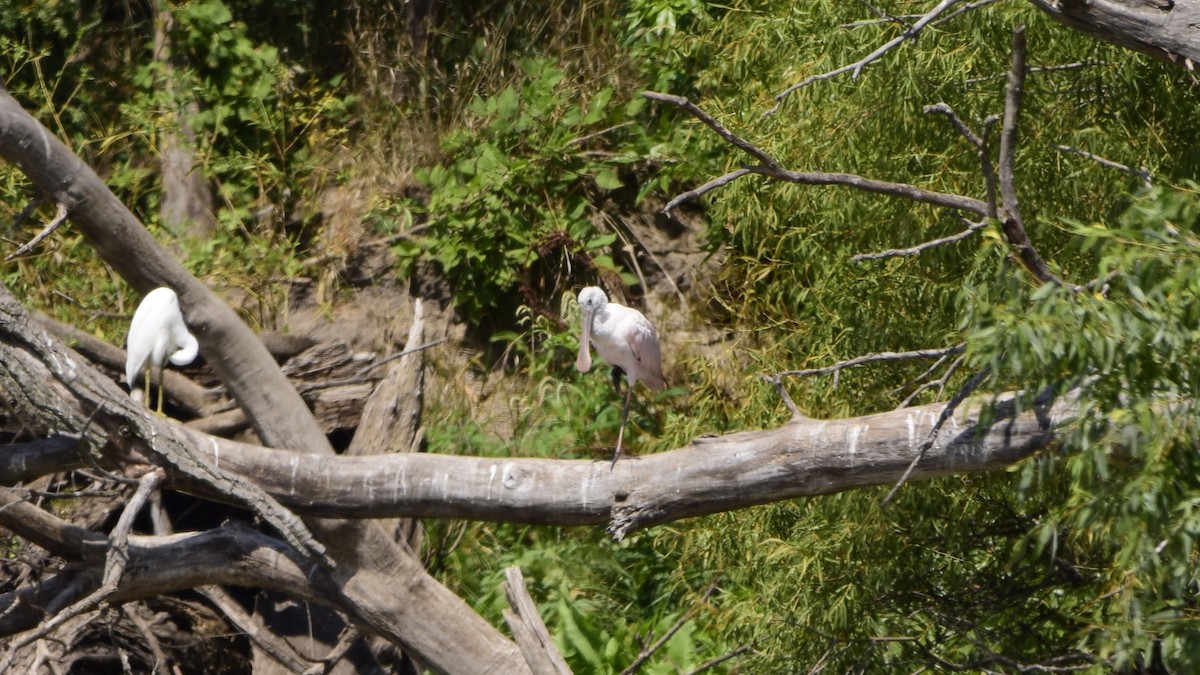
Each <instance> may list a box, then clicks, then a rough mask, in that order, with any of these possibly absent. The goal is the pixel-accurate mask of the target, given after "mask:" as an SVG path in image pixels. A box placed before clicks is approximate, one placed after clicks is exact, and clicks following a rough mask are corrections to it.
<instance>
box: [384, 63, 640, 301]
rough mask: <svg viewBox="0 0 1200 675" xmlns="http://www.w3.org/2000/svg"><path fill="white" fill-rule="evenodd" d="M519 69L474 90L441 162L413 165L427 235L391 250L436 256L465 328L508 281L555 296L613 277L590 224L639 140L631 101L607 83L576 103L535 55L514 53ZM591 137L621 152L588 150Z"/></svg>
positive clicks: (604, 237)
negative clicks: (568, 285) (497, 84)
mask: <svg viewBox="0 0 1200 675" xmlns="http://www.w3.org/2000/svg"><path fill="white" fill-rule="evenodd" d="M521 70H522V73H523V74H524V77H523V78H522V81H521V83H520V84H519V85H510V86H509V87H507V88H505V89H503V90H501V91H500V92H499V93H497V94H496V95H494V96H489V97H477V98H475V99H474V100H473V101H472V103H471V105H470V107H469V113H470V118H469V119H468V120H466V127H465V128H464V129H462V130H458V131H455V132H452V133H450V134H448V135H447V136H446V137H445V138H444V139H443V143H442V150H443V152H444V153H445V159H444V162H443V163H441V164H438V165H435V166H433V167H430V168H428V169H425V170H423V171H421V173H420V178H421V179H422V181H423V182H424V183H425V184H426V185H428V187H429V189H430V194H429V198H428V201H427V204H425V205H424V207H423V208H424V210H425V211H426V212H427V215H428V218H429V219H430V228H429V232H428V236H427V238H425V239H423V240H422V243H420V244H417V243H413V242H408V241H406V242H402V243H401V244H400V245H399V246H398V248H397V252H398V253H399V255H400V256H401V260H402V263H403V264H404V266H405V268H407V267H409V266H411V265H412V264H414V263H415V262H416V260H418V259H420V258H425V257H428V258H432V259H434V260H436V261H437V262H438V263H439V265H440V267H441V269H442V271H443V272H444V273H445V275H446V277H447V278H448V279H449V280H450V282H451V283H452V284H453V286H454V288H455V291H456V293H455V299H456V301H457V302H458V303H459V305H460V307H462V309H463V310H464V311H465V313H466V316H467V318H468V320H469V321H470V322H471V323H472V324H476V323H478V322H480V321H481V320H482V319H484V318H485V317H488V316H492V315H493V313H494V310H495V308H496V307H500V306H504V304H505V301H506V300H507V299H508V298H511V297H513V296H514V294H515V291H516V290H517V289H518V288H521V289H523V292H524V293H525V295H526V297H529V298H547V297H556V296H557V295H558V294H559V293H561V291H562V290H563V285H564V281H565V279H566V278H567V275H569V274H579V273H580V272H582V271H584V270H594V272H595V273H600V274H603V273H609V274H612V275H614V276H617V275H618V274H619V270H618V269H617V266H616V264H615V262H614V261H613V258H612V256H611V252H610V251H611V249H612V248H613V244H614V242H615V241H616V239H617V236H616V234H615V233H613V232H611V231H609V232H603V231H602V230H601V229H600V228H599V227H598V226H597V224H596V220H597V219H598V217H599V213H598V211H597V204H596V202H597V201H598V199H599V196H598V195H597V192H598V191H601V192H611V191H615V190H621V189H624V187H625V184H624V182H623V180H622V178H621V175H620V174H621V172H622V171H623V170H624V167H625V166H627V165H629V164H631V163H633V162H636V161H638V160H639V159H640V157H641V153H640V152H639V147H640V146H643V145H644V144H645V142H646V139H645V136H644V135H643V134H641V133H639V132H638V131H637V127H636V126H633V125H630V124H629V122H632V121H633V119H632V118H633V117H634V116H635V115H637V113H638V111H639V110H640V109H641V108H642V103H641V100H640V99H634V100H632V101H630V102H628V103H625V104H620V103H619V102H615V101H614V100H613V91H612V90H611V89H608V88H601V89H599V90H597V91H596V92H595V93H593V94H592V95H591V96H590V97H589V98H587V99H584V100H579V99H576V98H574V97H573V92H572V91H571V90H570V89H568V88H565V87H563V86H562V85H563V82H564V73H563V72H562V71H561V70H559V69H558V68H556V67H555V66H554V65H553V64H552V63H550V62H549V61H547V60H545V59H525V60H523V61H522V62H521ZM599 139H604V142H606V143H621V144H622V147H623V149H622V150H621V151H620V152H617V153H611V152H595V151H592V150H590V149H589V148H591V147H594V145H595V142H597V141H598V140H599ZM605 229H608V228H605ZM573 265H574V266H577V267H579V268H581V269H580V270H577V271H572V266H573ZM625 281H626V282H627V283H634V278H633V277H632V276H631V275H627V276H626V278H625Z"/></svg>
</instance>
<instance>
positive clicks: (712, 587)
mask: <svg viewBox="0 0 1200 675" xmlns="http://www.w3.org/2000/svg"><path fill="white" fill-rule="evenodd" d="M718 581H719V578H718V579H713V580H712V583H710V584H709V585H708V589H707V590H705V591H704V595H703V596H701V597H700V599H699V600H697V601H696V602H695V604H693V605H692V606H691V607H689V608H688V610H687V611H686V612H684V613H683V614H682V615H680V617H679V619H678V620H677V621H676V622H675V625H673V626H671V627H670V628H668V629H667V632H665V633H663V634H662V637H660V638H658V640H656V641H655V642H654V644H652V645H650V646H648V647H645V648H644V649H642V653H641V654H638V656H637V658H636V659H634V660H633V663H631V664H629V666H628V667H627V668H625V670H622V671H621V675H633V673H636V672H637V670H638V668H641V667H642V664H643V663H645V662H646V661H647V660H648V659H649V658H650V657H651V656H653V655H654V652H656V651H658V650H659V648H661V647H662V646H663V645H664V644H666V643H667V640H670V639H671V636H672V635H674V634H675V633H677V632H679V629H680V628H683V626H684V624H686V623H687V622H688V621H690V620H691V619H692V617H693V616H695V613H696V611H697V608H698V607H699V606H700V605H703V604H704V603H706V602H708V599H709V598H710V597H712V594H713V593H714V592H715V591H716V590H717V582H718Z"/></svg>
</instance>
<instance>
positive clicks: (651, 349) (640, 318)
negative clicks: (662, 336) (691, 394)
mask: <svg viewBox="0 0 1200 675" xmlns="http://www.w3.org/2000/svg"><path fill="white" fill-rule="evenodd" d="M579 308H580V310H581V311H582V320H583V334H582V335H580V337H579V357H578V358H577V359H575V367H576V368H578V369H579V370H580V372H584V373H586V372H588V371H589V370H591V368H592V352H591V349H590V347H589V342H590V343H591V346H594V347H595V348H596V352H597V353H598V354H600V358H602V359H604V362H605V363H607V364H608V365H610V366H612V367H613V368H614V369H616V370H619V371H620V372H622V373H624V374H625V379H626V380H628V390H627V391H626V392H625V406H624V407H623V408H622V409H621V430H620V431H619V432H618V433H617V451H616V452H615V453H614V454H613V464H614V465H615V464H616V462H617V457H619V456H620V455H621V440H622V439H623V438H624V436H625V422H626V420H627V419H628V418H629V402H630V400H631V399H632V397H633V386H634V385H635V384H637V383H638V382H644V383H646V386H647V387H650V388H651V389H653V390H655V391H661V390H662V389H663V388H664V387H666V382H664V381H663V375H662V352H661V350H660V349H659V346H658V331H656V330H654V324H652V323H650V321H649V320H648V319H647V318H646V317H645V316H644V315H643V314H642V313H641V312H639V311H637V310H636V309H633V308H632V307H625V306H624V305H619V304H617V303H615V302H609V301H608V296H607V295H605V294H604V291H602V290H600V289H599V288H596V287H595V286H588V287H587V288H585V289H583V290H582V291H580V292H579ZM613 382H614V383H617V382H619V379H618V377H617V374H616V373H615V372H614V374H613Z"/></svg>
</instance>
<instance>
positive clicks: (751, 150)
mask: <svg viewBox="0 0 1200 675" xmlns="http://www.w3.org/2000/svg"><path fill="white" fill-rule="evenodd" d="M946 1H949V2H957V0H946ZM642 97H643V98H648V99H650V100H651V101H658V102H659V103H670V104H671V105H674V106H678V107H680V108H683V109H684V110H686V111H688V112H689V113H691V114H692V116H693V117H695V118H696V119H698V120H700V121H701V122H703V123H704V124H705V125H706V126H708V128H709V129H712V130H713V131H715V132H717V135H718V136H720V137H721V138H724V139H725V141H726V142H727V143H729V144H730V145H733V146H736V147H738V148H740V149H741V150H742V151H743V152H745V153H746V154H748V155H750V156H751V157H753V158H755V159H757V160H758V161H759V162H761V163H762V164H763V165H765V166H768V167H771V168H773V169H778V168H780V167H779V163H778V162H776V161H775V158H774V157H772V156H770V155H768V154H767V153H766V152H764V151H762V150H760V149H759V148H758V146H756V145H754V144H753V143H751V142H750V141H747V140H746V139H744V138H742V137H741V136H738V135H737V134H735V133H733V132H732V131H730V130H728V129H726V128H725V126H724V125H722V124H721V123H720V122H718V121H717V120H715V119H713V118H712V116H710V115H709V114H708V113H706V112H704V111H703V110H701V109H700V106H698V105H696V104H695V103H692V102H691V101H689V100H688V99H687V98H685V97H683V96H673V95H671V94H660V93H658V92H656V91H643V92H642Z"/></svg>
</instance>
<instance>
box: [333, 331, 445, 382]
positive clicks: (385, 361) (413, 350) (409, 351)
mask: <svg viewBox="0 0 1200 675" xmlns="http://www.w3.org/2000/svg"><path fill="white" fill-rule="evenodd" d="M449 339H450V338H438V339H436V340H433V341H431V342H426V343H425V344H423V345H417V346H416V347H413V348H411V349H405V350H404V351H402V352H400V353H399V354H392V355H391V356H389V357H387V358H385V359H382V360H379V361H376V362H375V363H372V364H371V365H369V366H367V367H366V368H363V369H362V370H360V371H358V375H357V377H359V378H363V377H366V376H367V373H370V372H371V371H372V370H375V369H376V368H378V367H379V366H382V365H384V364H388V363H391V362H392V361H395V360H396V359H399V358H403V357H405V356H408V355H409V354H415V353H416V352H419V351H423V350H426V349H429V348H430V347H436V346H438V345H440V344H442V343H443V342H446V341H448V340H449ZM360 381H361V380H349V381H347V382H342V383H340V384H355V383H357V382H360Z"/></svg>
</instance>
